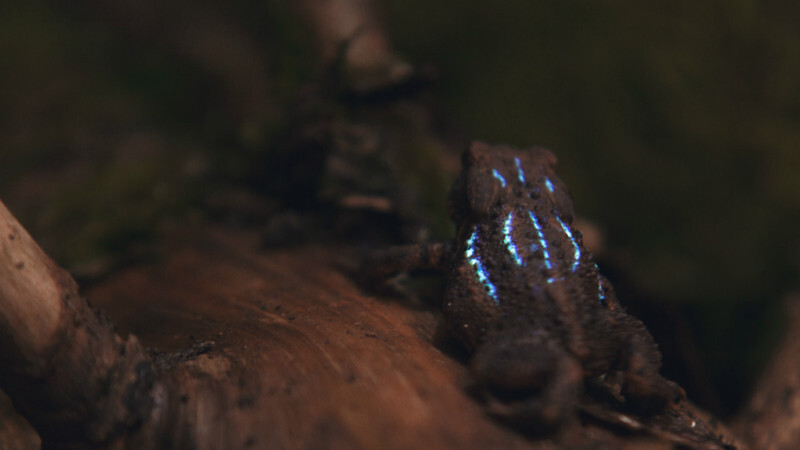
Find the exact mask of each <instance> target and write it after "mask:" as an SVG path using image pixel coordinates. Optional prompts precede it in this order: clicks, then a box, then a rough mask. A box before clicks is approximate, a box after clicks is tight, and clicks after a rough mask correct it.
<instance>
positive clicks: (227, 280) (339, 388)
mask: <svg viewBox="0 0 800 450" xmlns="http://www.w3.org/2000/svg"><path fill="white" fill-rule="evenodd" d="M31 242H32V241H31ZM163 242H164V245H163V246H162V251H163V252H162V258H161V259H160V260H157V261H153V262H151V263H150V264H145V265H141V266H138V267H133V268H130V269H127V270H123V271H121V272H119V273H116V274H114V275H113V276H112V277H110V278H109V279H108V280H106V281H104V282H102V283H99V284H97V285H95V286H93V287H92V288H91V289H88V290H87V291H86V292H85V293H84V294H85V296H86V297H87V298H88V300H89V302H90V303H91V304H92V305H93V306H94V307H98V308H100V309H102V310H103V311H104V312H105V314H107V316H108V318H109V319H110V320H111V322H112V323H114V324H115V325H116V327H115V328H112V327H111V325H110V324H109V323H108V322H106V321H105V320H104V319H103V318H100V319H97V318H94V319H92V317H94V315H93V314H91V315H89V313H88V312H87V311H89V310H88V309H87V310H84V309H83V308H85V303H82V300H81V299H80V298H79V297H77V296H73V295H72V294H70V295H69V296H67V298H68V299H69V300H70V302H69V303H65V304H59V303H58V302H56V303H55V305H56V306H57V307H63V306H64V305H67V306H70V308H68V309H70V310H72V311H73V312H71V313H69V314H64V313H62V315H61V316H59V317H62V318H64V317H66V318H67V319H68V320H67V321H66V322H65V321H64V320H59V321H56V322H55V323H56V324H57V326H56V329H62V330H67V331H63V332H62V334H60V335H52V334H51V335H50V336H51V337H52V336H66V337H67V338H66V339H63V342H61V341H59V342H56V343H53V342H52V341H47V339H45V340H44V342H48V344H47V345H45V347H47V348H57V349H64V353H63V354H61V355H57V356H54V355H53V352H52V351H45V352H43V353H42V352H37V351H36V350H35V349H34V350H30V351H29V352H28V353H27V356H26V358H27V360H39V362H40V364H45V365H47V366H48V367H52V370H50V371H48V372H47V373H46V374H45V375H42V374H35V373H34V375H35V376H33V377H32V378H29V379H25V380H22V381H20V377H14V376H12V377H8V376H7V375H8V373H11V374H12V375H13V374H18V373H23V374H24V373H26V372H25V371H24V370H23V369H24V368H25V367H22V368H20V367H18V364H15V365H14V367H9V366H6V367H3V370H2V371H0V374H3V375H4V378H3V380H2V381H3V385H2V387H3V388H4V389H5V390H6V392H7V393H8V395H9V397H10V398H11V400H12V401H13V402H14V404H15V405H17V406H21V408H20V410H21V411H22V412H23V414H24V415H25V416H26V418H28V419H30V420H31V422H32V423H33V424H34V426H35V427H36V428H37V430H38V431H39V432H40V434H41V436H42V440H43V442H45V443H46V444H48V445H49V446H55V447H59V446H60V445H63V444H65V443H67V444H70V445H71V446H72V447H73V448H86V447H103V448H105V447H108V448H192V449H217V448H233V449H238V448H242V449H244V448H308V449H316V448H348V449H352V448H364V449H373V448H389V449H391V448H459V449H485V448H504V449H514V448H643V447H647V448H672V444H671V443H670V441H669V440H668V438H669V436H667V435H666V434H662V437H663V439H659V438H657V437H653V436H650V435H648V434H646V433H638V434H637V433H632V432H630V431H626V430H624V429H622V428H620V427H618V426H610V425H603V424H601V423H599V422H597V421H594V420H591V419H589V418H588V417H587V416H581V419H580V420H577V421H574V422H572V423H570V424H569V425H568V426H567V427H566V428H565V429H564V430H562V432H561V433H559V434H557V435H555V436H550V437H544V438H536V439H534V438H530V437H526V436H524V435H523V434H521V433H519V432H518V431H515V430H513V429H509V428H506V427H504V426H502V425H500V424H498V423H497V422H496V421H495V420H493V419H492V418H490V417H488V416H487V415H486V414H485V412H484V409H483V408H482V406H481V404H480V402H478V401H477V400H476V399H475V398H473V396H471V395H470V394H469V392H470V389H469V387H470V375H469V373H468V371H467V369H466V367H465V365H464V363H463V361H460V360H459V358H458V356H457V355H453V354H449V353H447V352H444V351H442V350H440V349H439V348H437V346H436V345H435V344H436V342H437V341H438V340H437V339H435V338H434V335H435V330H436V327H437V323H438V313H437V312H436V311H434V310H433V309H432V308H428V307H420V306H419V305H416V304H413V303H409V302H405V301H401V300H398V299H388V298H380V299H379V298H376V297H374V296H373V295H370V294H368V293H365V292H364V291H363V290H362V289H361V288H359V287H358V286H357V285H356V284H355V283H354V282H353V280H352V279H351V278H350V277H349V276H347V275H346V272H347V271H346V270H345V268H346V267H348V266H350V265H351V261H352V256H351V255H349V254H348V252H346V251H342V249H339V248H332V247H322V246H307V247H299V248H291V249H286V250H281V251H269V250H262V249H260V246H259V238H258V236H257V234H256V233H253V232H249V231H243V230H229V229H210V230H203V229H198V228H195V229H191V230H189V229H185V228H180V229H176V230H173V231H171V232H167V233H166V234H165V236H164V237H163ZM6 243H7V242H6ZM47 273H52V272H46V274H47ZM55 273H57V274H61V275H63V273H62V272H59V271H56V272H55ZM61 275H59V277H57V279H61V280H62V281H63V279H62V278H60V277H61ZM64 286H66V288H67V292H70V293H71V292H72V291H71V290H70V289H72V288H73V287H74V285H71V284H69V283H66V284H65V285H64ZM60 298H62V300H63V299H64V298H65V297H64V296H62V297H60ZM89 316H91V317H89ZM75 317H79V318H81V320H79V321H77V322H76V321H75V320H74V318H75ZM87 323H88V324H90V325H92V327H93V328H87V327H86V326H85V324H87ZM17 328H20V327H17ZM72 328H75V330H71V329H72ZM87 329H90V330H92V331H93V333H94V334H93V335H91V336H90V335H87V334H86V333H84V332H83V331H81V330H87ZM70 330H71V331H70ZM113 331H116V333H117V334H114V333H113ZM32 333H33V334H34V335H37V334H39V332H37V331H36V330H34V331H33V332H32ZM134 334H135V335H136V336H137V337H133V336H134ZM75 336H77V337H79V339H75ZM120 336H126V337H124V338H123V337H120ZM43 339H44V338H43ZM87 342H88V343H89V344H90V345H88V346H85V345H83V344H85V343H87ZM139 342H141V346H140V345H139ZM2 343H3V344H4V346H5V347H4V349H3V350H4V351H6V352H7V351H8V349H9V348H12V347H14V345H9V342H8V341H3V342H2ZM144 347H147V348H150V351H149V353H148V354H145V353H144ZM103 348H111V349H116V352H114V353H113V354H109V353H108V352H107V351H105V352H104V351H98V352H96V353H94V356H95V358H96V359H94V360H87V358H86V355H87V351H88V350H87V349H89V350H91V349H100V350H102V349H103ZM76 355H77V357H75V356H76ZM23 360H25V359H23ZM63 361H68V362H69V361H72V363H71V364H69V365H67V366H64V367H62V366H60V365H59V364H60V363H62V362H63ZM77 362H81V363H82V364H83V365H84V366H83V367H82V368H81V367H79V366H78V365H77ZM104 368H105V369H107V368H111V370H109V371H108V373H107V374H106V372H103V371H101V370H100V369H104ZM9 369H13V370H9ZM98 374H100V375H98ZM103 374H105V375H103ZM101 375H102V376H101ZM108 380H111V382H109V381H108ZM115 380H117V381H115ZM64 386H67V387H69V389H70V392H69V395H65V393H64V391H63V387H64ZM98 386H101V387H108V389H101V390H100V392H99V393H98V392H97V389H98ZM42 388H44V389H42ZM31 399H34V400H35V401H32V400H31ZM73 399H78V400H81V401H82V403H81V402H76V403H74V405H77V406H79V408H77V409H76V408H75V407H73V404H65V401H66V400H73ZM112 425H113V427H111V428H109V427H110V426H112ZM0 433H2V430H1V429H0ZM10 439H11V438H8V437H6V440H5V441H3V439H2V434H0V443H2V442H12V441H10ZM32 442H33V441H32ZM34 444H35V442H34ZM704 448H717V447H715V446H711V447H704Z"/></svg>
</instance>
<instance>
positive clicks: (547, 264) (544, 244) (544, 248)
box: [528, 211, 555, 283]
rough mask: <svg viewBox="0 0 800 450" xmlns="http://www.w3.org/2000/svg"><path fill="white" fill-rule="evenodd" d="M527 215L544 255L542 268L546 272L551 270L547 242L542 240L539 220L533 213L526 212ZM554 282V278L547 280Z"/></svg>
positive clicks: (551, 265)
mask: <svg viewBox="0 0 800 450" xmlns="http://www.w3.org/2000/svg"><path fill="white" fill-rule="evenodd" d="M528 215H529V216H530V218H531V222H533V226H534V227H535V228H536V234H538V235H539V245H541V246H542V254H543V255H544V267H545V268H547V270H553V263H552V262H551V261H550V252H549V251H548V250H547V241H546V240H545V239H544V232H542V226H541V225H540V224H539V219H538V218H537V217H536V216H534V215H533V211H528ZM553 281H555V278H552V277H551V278H548V279H547V282H548V283H552V282H553Z"/></svg>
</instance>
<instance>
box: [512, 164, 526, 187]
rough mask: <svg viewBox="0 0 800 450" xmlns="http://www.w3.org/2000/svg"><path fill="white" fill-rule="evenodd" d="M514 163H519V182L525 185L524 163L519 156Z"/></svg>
mask: <svg viewBox="0 0 800 450" xmlns="http://www.w3.org/2000/svg"><path fill="white" fill-rule="evenodd" d="M514 164H516V165H517V178H518V179H519V182H520V183H522V184H523V185H524V184H525V172H524V171H523V170H522V163H521V162H520V160H519V157H516V158H514Z"/></svg>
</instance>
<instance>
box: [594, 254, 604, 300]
mask: <svg viewBox="0 0 800 450" xmlns="http://www.w3.org/2000/svg"><path fill="white" fill-rule="evenodd" d="M594 268H595V270H597V294H598V296H599V300H600V304H601V305H602V304H604V303H605V300H606V294H605V293H604V292H603V281H602V280H600V268H599V267H597V263H594Z"/></svg>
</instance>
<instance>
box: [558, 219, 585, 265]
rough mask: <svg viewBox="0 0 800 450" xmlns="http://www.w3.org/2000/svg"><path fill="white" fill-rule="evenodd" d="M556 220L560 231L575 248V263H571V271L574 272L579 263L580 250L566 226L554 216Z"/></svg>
mask: <svg viewBox="0 0 800 450" xmlns="http://www.w3.org/2000/svg"><path fill="white" fill-rule="evenodd" d="M556 220H558V223H559V224H560V225H561V229H562V230H564V234H566V235H567V237H568V238H569V240H570V241H572V246H573V247H575V256H574V257H575V261H572V271H573V272H575V271H576V270H578V264H580V262H581V248H580V247H579V246H578V241H576V240H575V238H574V237H572V232H571V231H570V230H569V227H568V226H567V224H565V223H564V221H562V220H561V217H558V216H556Z"/></svg>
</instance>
